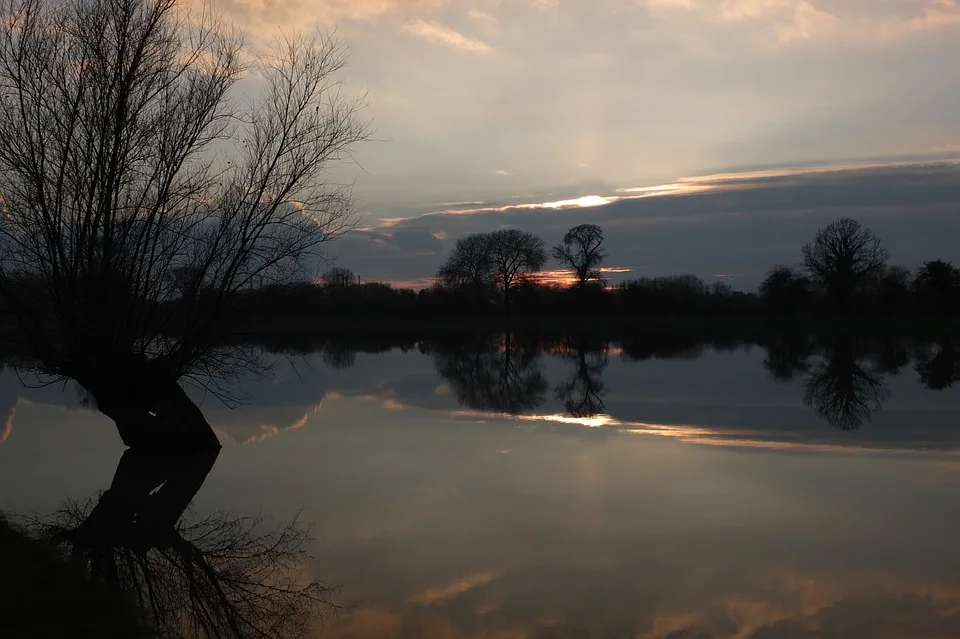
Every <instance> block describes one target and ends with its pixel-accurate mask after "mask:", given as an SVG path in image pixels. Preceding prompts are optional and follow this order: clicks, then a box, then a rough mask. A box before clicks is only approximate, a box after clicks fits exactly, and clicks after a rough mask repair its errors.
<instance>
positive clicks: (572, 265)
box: [301, 218, 960, 316]
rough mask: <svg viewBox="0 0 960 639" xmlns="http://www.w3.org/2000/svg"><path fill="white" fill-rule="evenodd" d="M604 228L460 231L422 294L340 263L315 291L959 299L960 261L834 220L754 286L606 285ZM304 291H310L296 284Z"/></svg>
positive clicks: (879, 304) (522, 299)
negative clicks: (562, 278)
mask: <svg viewBox="0 0 960 639" xmlns="http://www.w3.org/2000/svg"><path fill="white" fill-rule="evenodd" d="M607 255H608V253H607V250H606V248H605V247H604V234H603V230H602V229H601V228H600V227H599V226H597V225H595V224H581V225H579V226H575V227H573V228H571V229H570V230H569V231H568V232H567V233H566V234H565V235H564V236H563V238H562V239H561V241H560V243H558V244H557V245H556V246H554V247H553V248H552V249H549V250H548V249H547V248H546V245H545V243H544V241H543V240H542V239H541V238H539V237H537V236H535V235H533V234H532V233H529V232H527V231H522V230H518V229H501V230H497V231H493V232H489V233H475V234H470V235H464V236H462V237H460V238H459V239H458V240H457V242H456V244H455V245H454V247H453V249H452V250H451V252H450V254H449V256H448V257H447V259H446V261H445V262H444V263H443V264H442V265H441V267H440V269H439V271H438V273H437V277H436V283H435V284H434V286H432V287H431V288H429V289H425V290H422V291H419V292H416V291H412V290H402V289H392V288H390V287H388V286H386V285H383V284H375V283H368V284H364V285H362V286H361V285H358V284H355V283H356V282H357V278H356V276H355V275H353V274H352V273H351V272H350V271H346V270H345V269H342V268H335V269H331V270H330V271H329V272H328V273H327V274H325V275H324V276H323V277H322V278H321V280H320V282H321V285H322V286H321V287H320V290H314V291H313V294H315V295H317V296H318V297H319V298H322V300H321V299H318V300H317V304H322V305H323V306H326V307H328V308H330V309H331V311H332V312H333V313H351V312H354V311H356V312H363V311H364V310H365V309H370V308H371V307H383V306H386V307H390V308H391V309H392V310H397V311H408V310H409V311H417V312H421V313H423V314H428V315H431V316H447V315H451V314H461V313H483V312H490V313H494V314H496V313H502V312H504V311H505V312H507V313H514V314H552V313H571V312H572V313H579V314H591V315H603V314H619V315H632V314H638V313H640V314H650V313H666V314H703V313H707V314H715V313H726V314H730V313H735V314H736V313H760V314H772V315H779V316H791V315H798V314H807V315H809V314H811V313H851V312H868V313H876V314H884V315H892V314H902V313H906V312H922V313H933V314H938V315H945V316H946V315H951V314H953V312H954V311H955V310H956V309H957V308H960V269H957V268H956V267H955V266H953V265H952V264H951V263H950V262H946V261H943V260H932V261H927V262H924V263H923V265H922V266H920V267H919V268H918V269H917V270H916V271H911V270H910V269H907V268H905V267H903V266H896V265H891V264H890V263H889V261H890V254H889V252H888V251H887V250H886V249H885V248H884V247H883V245H882V244H881V241H880V238H878V237H877V236H876V235H875V234H874V233H873V232H872V231H871V230H870V229H869V228H867V227H865V226H863V225H862V224H861V223H860V222H858V221H856V220H854V219H851V218H841V219H838V220H836V221H834V222H832V223H830V224H828V225H827V226H825V227H824V228H822V229H821V230H820V231H818V232H817V234H816V236H815V237H814V238H813V239H812V240H811V241H810V242H808V243H806V244H804V245H803V246H802V247H801V250H800V257H801V261H800V262H799V263H798V264H796V265H788V264H778V265H775V266H773V267H772V268H770V270H769V271H768V273H767V275H766V278H765V279H764V280H763V282H762V283H761V284H760V286H759V287H758V289H757V290H756V291H755V292H747V291H739V290H736V289H735V288H734V287H732V286H731V285H730V284H729V283H727V282H725V281H722V280H718V281H715V282H712V283H707V282H706V281H704V280H703V279H702V278H699V277H697V276H695V275H689V274H686V275H670V276H661V277H640V278H635V279H631V280H628V281H625V282H622V283H620V284H618V285H617V286H615V287H607V286H606V282H605V279H604V276H603V270H602V268H601V267H602V265H603V263H604V260H605V259H606V258H607ZM551 258H552V259H553V260H554V261H555V262H556V263H558V264H559V265H560V266H561V267H563V268H564V269H565V270H566V271H567V272H568V273H569V274H570V279H571V280H572V285H570V286H561V285H557V284H554V283H549V282H548V281H547V279H546V278H544V277H543V274H542V271H543V269H544V267H545V266H546V265H547V263H548V260H550V259H551ZM301 292H304V291H301Z"/></svg>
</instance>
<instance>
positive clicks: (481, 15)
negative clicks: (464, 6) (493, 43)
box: [467, 8, 500, 32]
mask: <svg viewBox="0 0 960 639" xmlns="http://www.w3.org/2000/svg"><path fill="white" fill-rule="evenodd" d="M467 17H469V18H470V19H471V20H474V21H476V22H477V23H478V24H479V25H480V26H481V27H482V28H484V29H485V30H487V31H488V32H493V31H496V29H497V27H498V26H499V25H500V23H499V22H498V21H497V18H496V17H494V16H493V15H491V14H489V13H487V12H486V11H481V10H480V9H476V8H473V9H470V10H469V11H467Z"/></svg>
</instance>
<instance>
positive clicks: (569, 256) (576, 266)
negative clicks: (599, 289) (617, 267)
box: [550, 224, 607, 287]
mask: <svg viewBox="0 0 960 639" xmlns="http://www.w3.org/2000/svg"><path fill="white" fill-rule="evenodd" d="M550 254H551V256H552V257H553V259H555V260H557V261H558V262H560V264H561V265H562V266H566V267H569V268H571V269H573V273H574V275H575V276H576V278H577V285H578V286H580V287H583V286H586V284H587V282H589V281H591V280H596V281H598V282H602V281H603V273H602V272H601V271H600V265H601V264H602V263H603V260H604V259H605V258H606V257H607V251H606V249H605V248H603V230H602V229H601V228H600V227H599V226H597V225H596V224H581V225H579V226H574V227H573V228H572V229H570V230H569V231H567V233H566V235H564V236H563V240H562V241H561V243H560V244H558V245H557V246H554V247H553V249H552V250H551V252H550Z"/></svg>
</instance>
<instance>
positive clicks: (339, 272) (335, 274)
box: [320, 266, 357, 288]
mask: <svg viewBox="0 0 960 639" xmlns="http://www.w3.org/2000/svg"><path fill="white" fill-rule="evenodd" d="M320 281H321V283H322V284H323V285H324V286H331V287H335V288H343V287H345V286H350V285H351V284H356V282H357V276H356V275H355V274H354V272H353V271H351V270H350V269H348V268H344V267H343V266H335V267H333V268H331V269H329V270H328V271H327V272H326V273H324V274H323V275H322V276H320Z"/></svg>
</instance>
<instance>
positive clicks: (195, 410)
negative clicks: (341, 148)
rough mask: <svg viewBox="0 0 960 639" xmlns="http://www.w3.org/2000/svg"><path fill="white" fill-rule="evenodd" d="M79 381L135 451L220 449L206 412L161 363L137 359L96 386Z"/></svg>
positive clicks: (99, 378) (114, 369)
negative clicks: (204, 412)
mask: <svg viewBox="0 0 960 639" xmlns="http://www.w3.org/2000/svg"><path fill="white" fill-rule="evenodd" d="M118 364H119V363H118ZM78 381H80V383H81V385H83V386H84V387H85V388H86V389H87V390H88V391H90V393H91V394H92V395H93V397H94V399H95V400H96V402H97V407H98V408H99V409H100V411H101V412H102V413H103V414H104V415H106V416H107V417H109V418H111V419H112V420H113V421H114V422H116V424H117V430H118V431H119V433H120V438H121V439H122V440H123V443H124V444H126V445H127V446H129V447H131V448H138V449H139V448H144V449H156V450H164V451H191V450H210V449H219V448H220V441H219V440H218V439H217V436H216V434H215V433H214V432H213V429H212V428H211V427H210V424H209V423H208V422H207V420H206V419H205V418H204V416H203V413H202V412H201V411H200V408H199V407H197V405H196V404H194V403H193V401H192V400H191V399H190V398H189V397H188V396H187V394H186V393H185V392H184V390H183V389H182V388H181V387H180V385H179V384H178V383H177V381H176V380H175V379H174V377H173V375H171V374H170V373H169V371H167V370H166V369H165V368H164V366H163V365H162V364H161V363H159V362H155V361H147V360H145V359H140V358H137V359H133V358H131V359H127V360H126V361H124V362H123V363H122V364H119V365H117V366H114V367H111V369H110V370H109V371H108V373H107V374H100V375H97V378H96V379H95V380H93V381H92V382H91V381H88V380H78Z"/></svg>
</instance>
